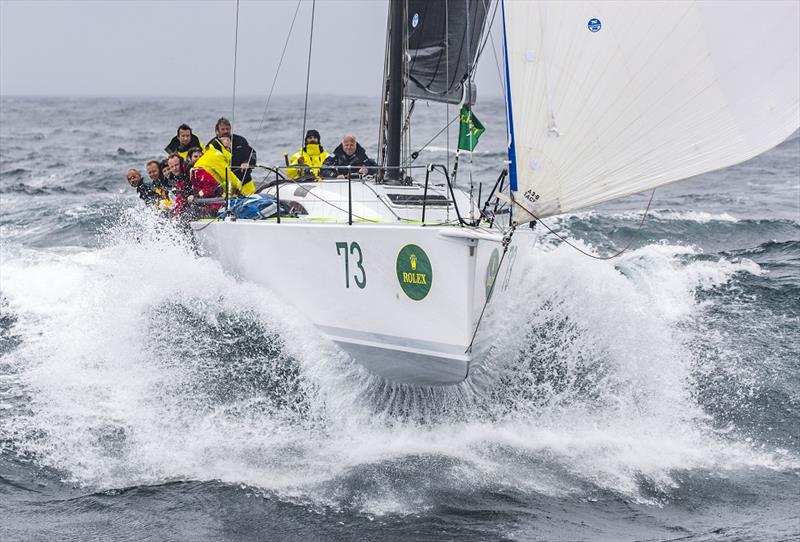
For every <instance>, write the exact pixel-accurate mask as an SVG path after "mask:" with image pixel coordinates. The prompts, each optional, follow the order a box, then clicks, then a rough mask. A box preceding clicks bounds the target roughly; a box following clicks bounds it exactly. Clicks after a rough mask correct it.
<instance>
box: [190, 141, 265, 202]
mask: <svg viewBox="0 0 800 542" xmlns="http://www.w3.org/2000/svg"><path fill="white" fill-rule="evenodd" d="M219 140H220V142H221V143H222V145H221V147H217V146H214V145H209V146H208V147H207V148H206V152H204V153H203V156H201V157H200V158H199V159H198V160H197V162H195V163H194V169H195V170H197V171H196V172H195V176H196V177H199V178H203V177H206V175H205V173H207V174H208V175H211V176H212V177H213V178H214V180H215V181H217V183H218V184H219V186H220V187H221V189H222V194H223V195H224V194H225V192H226V190H227V192H228V193H229V194H230V195H231V196H236V195H239V194H242V195H245V196H249V195H250V194H252V193H253V192H255V183H252V182H251V183H247V184H246V185H244V186H242V181H241V180H240V179H239V177H237V176H236V174H235V173H234V172H233V170H232V169H231V138H229V137H227V136H223V137H220V138H219Z"/></svg>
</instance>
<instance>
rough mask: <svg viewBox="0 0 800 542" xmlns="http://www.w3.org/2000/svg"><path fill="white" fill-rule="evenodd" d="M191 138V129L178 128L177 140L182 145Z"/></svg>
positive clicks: (186, 143)
mask: <svg viewBox="0 0 800 542" xmlns="http://www.w3.org/2000/svg"><path fill="white" fill-rule="evenodd" d="M191 140H192V131H191V130H178V142H179V143H180V144H181V146H182V147H185V146H186V145H188V144H189V142H190V141H191Z"/></svg>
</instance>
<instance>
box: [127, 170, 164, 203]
mask: <svg viewBox="0 0 800 542" xmlns="http://www.w3.org/2000/svg"><path fill="white" fill-rule="evenodd" d="M127 179H128V184H129V185H131V186H132V187H133V188H135V189H136V193H137V194H138V195H139V197H140V198H141V199H142V201H143V202H145V203H147V204H148V205H150V204H155V203H156V202H157V200H158V199H159V198H158V194H156V192H155V190H154V189H153V187H152V186H150V185H148V184H145V182H144V180H143V179H142V174H141V173H139V170H138V169H129V170H128V175H127Z"/></svg>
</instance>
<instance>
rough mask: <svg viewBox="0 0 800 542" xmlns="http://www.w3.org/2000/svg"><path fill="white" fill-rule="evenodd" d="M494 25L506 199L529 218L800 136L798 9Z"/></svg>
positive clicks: (683, 5)
mask: <svg viewBox="0 0 800 542" xmlns="http://www.w3.org/2000/svg"><path fill="white" fill-rule="evenodd" d="M503 15H504V28H505V34H506V36H505V39H506V55H507V78H508V86H509V89H508V93H507V101H509V117H510V118H509V120H510V124H512V125H513V127H514V131H513V134H511V135H512V137H513V146H512V147H510V149H509V150H510V153H509V156H510V160H511V161H512V162H513V164H512V171H513V170H514V169H516V175H515V177H516V183H514V184H512V190H513V191H515V192H518V194H517V196H515V197H516V199H518V200H522V199H523V198H524V201H525V204H526V206H527V207H528V208H530V209H531V210H532V211H533V212H534V213H536V214H537V215H538V216H548V215H552V214H557V213H562V212H567V211H572V210H575V209H579V208H582V207H587V206H590V205H595V204H598V203H601V202H603V201H608V200H611V199H615V198H618V197H623V196H626V195H629V194H633V193H636V192H641V191H644V190H648V189H651V188H655V187H657V186H661V185H663V184H666V183H669V182H674V181H677V180H680V179H684V178H687V177H691V176H694V175H698V174H700V173H704V172H707V171H711V170H716V169H720V168H723V167H727V166H730V165H733V164H736V163H738V162H741V161H744V160H747V159H748V158H751V157H753V156H756V155H757V154H760V153H761V152H764V151H766V150H768V149H769V148H771V147H773V146H775V145H777V144H778V143H780V142H781V141H783V140H784V139H785V138H786V137H788V136H789V135H791V134H792V133H793V132H794V131H795V130H796V129H797V128H798V127H800V34H799V33H798V26H797V24H796V21H797V20H800V3H797V2H736V3H733V4H727V3H726V4H722V3H712V2H709V3H701V2H602V3H595V2H581V1H574V2H566V3H559V2H538V3H530V2H505V3H504V5H503ZM512 96H513V99H514V101H513V111H512V110H511V107H510V101H511V97H512ZM511 151H513V152H514V156H513V158H512V157H511Z"/></svg>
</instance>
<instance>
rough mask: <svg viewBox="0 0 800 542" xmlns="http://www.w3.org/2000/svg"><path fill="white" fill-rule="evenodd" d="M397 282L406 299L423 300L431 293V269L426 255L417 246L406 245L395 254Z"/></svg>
mask: <svg viewBox="0 0 800 542" xmlns="http://www.w3.org/2000/svg"><path fill="white" fill-rule="evenodd" d="M396 269H397V280H398V281H400V287H401V288H402V289H403V291H404V292H405V293H406V295H407V296H408V297H410V298H411V299H413V300H414V301H419V300H421V299H424V298H425V296H426V295H428V292H430V291H431V284H433V268H432V267H431V261H430V260H429V259H428V255H427V254H425V251H424V250H422V249H421V248H420V247H418V246H417V245H406V246H404V247H403V248H402V249H401V250H400V253H399V254H397V265H396Z"/></svg>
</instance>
